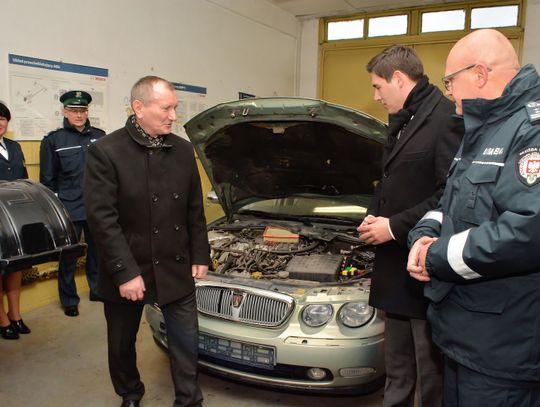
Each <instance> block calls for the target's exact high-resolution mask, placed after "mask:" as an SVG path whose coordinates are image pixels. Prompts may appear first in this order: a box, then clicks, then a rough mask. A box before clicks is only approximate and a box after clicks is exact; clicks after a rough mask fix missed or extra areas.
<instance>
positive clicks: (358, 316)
mask: <svg viewBox="0 0 540 407" xmlns="http://www.w3.org/2000/svg"><path fill="white" fill-rule="evenodd" d="M373 312H374V311H373V307H371V306H369V304H368V303H367V301H359V302H348V303H347V304H345V305H343V307H341V309H340V310H339V319H340V320H341V322H343V325H345V326H347V327H349V328H358V327H359V326H362V325H364V324H365V323H367V322H368V321H369V320H370V319H371V317H372V316H373Z"/></svg>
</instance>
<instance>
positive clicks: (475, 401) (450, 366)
mask: <svg viewBox="0 0 540 407" xmlns="http://www.w3.org/2000/svg"><path fill="white" fill-rule="evenodd" d="M516 346H519V344H516ZM443 400H444V402H443V405H444V406H445V407H540V381H538V382H522V381H516V380H508V379H502V378H497V377H491V376H487V375H484V374H482V373H478V372H476V371H474V370H471V369H469V368H467V367H465V366H463V365H461V364H459V363H457V362H455V361H453V360H452V359H450V358H448V357H446V358H445V359H444V396H443Z"/></svg>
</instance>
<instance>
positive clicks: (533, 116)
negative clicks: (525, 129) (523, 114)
mask: <svg viewBox="0 0 540 407" xmlns="http://www.w3.org/2000/svg"><path fill="white" fill-rule="evenodd" d="M525 108H526V109H527V115H528V116H529V121H530V122H531V123H540V100H537V101H534V102H528V103H527V104H526V105H525Z"/></svg>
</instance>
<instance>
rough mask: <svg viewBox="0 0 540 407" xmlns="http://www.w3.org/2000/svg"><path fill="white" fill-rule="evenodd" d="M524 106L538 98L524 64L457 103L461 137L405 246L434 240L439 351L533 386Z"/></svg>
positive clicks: (536, 306)
mask: <svg viewBox="0 0 540 407" xmlns="http://www.w3.org/2000/svg"><path fill="white" fill-rule="evenodd" d="M531 102H533V103H532V105H533V107H534V106H535V104H536V103H538V102H540V77H539V76H538V73H537V72H536V70H535V69H534V67H533V66H532V65H526V66H524V67H523V68H522V69H521V70H520V71H519V73H518V74H517V76H516V77H514V79H513V80H512V81H511V82H510V83H509V84H508V85H507V87H506V89H505V90H504V92H503V94H502V96H501V97H499V98H497V99H494V100H485V99H473V100H464V101H463V112H464V115H463V119H464V123H465V136H464V138H463V142H462V144H461V146H460V150H459V151H458V153H457V155H456V158H455V160H454V162H453V164H452V166H451V167H450V176H449V179H448V181H447V183H446V188H445V191H444V194H443V197H442V198H441V201H440V203H439V207H438V208H437V209H436V210H434V211H431V212H428V213H427V214H426V215H425V216H424V218H423V219H422V220H421V221H420V222H419V223H418V224H417V225H416V227H415V228H414V229H413V230H412V231H411V232H410V234H409V245H410V246H411V245H412V243H414V242H415V241H416V240H417V239H418V238H419V237H420V236H423V235H426V236H439V239H438V240H437V241H436V242H435V243H433V244H432V245H431V247H430V249H429V251H428V255H427V258H426V268H427V271H428V273H429V274H430V275H431V282H430V283H429V284H428V285H427V287H426V290H425V295H426V296H427V297H428V298H429V299H430V300H431V304H430V306H429V309H428V319H429V321H430V322H431V325H432V332H433V340H434V342H435V343H436V344H437V345H438V346H439V347H440V349H441V350H442V351H443V353H445V354H446V355H447V356H449V357H450V358H451V359H453V360H455V361H456V362H458V363H460V364H462V365H464V366H467V367H468V368H470V369H473V370H475V371H477V372H480V373H482V374H485V375H490V376H494V377H501V378H506V379H512V380H522V381H537V382H540V122H538V121H535V119H534V114H532V113H531V112H529V111H528V110H527V105H530V104H531ZM538 106H540V103H538ZM529 108H530V107H529Z"/></svg>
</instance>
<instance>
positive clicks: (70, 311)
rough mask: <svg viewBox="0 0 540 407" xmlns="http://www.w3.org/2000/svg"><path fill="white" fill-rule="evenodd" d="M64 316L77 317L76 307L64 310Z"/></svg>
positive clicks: (77, 310)
mask: <svg viewBox="0 0 540 407" xmlns="http://www.w3.org/2000/svg"><path fill="white" fill-rule="evenodd" d="M64 314H66V315H67V316H68V317H76V316H77V315H79V309H78V308H77V306H76V305H72V306H70V307H66V308H65V309H64Z"/></svg>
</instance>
